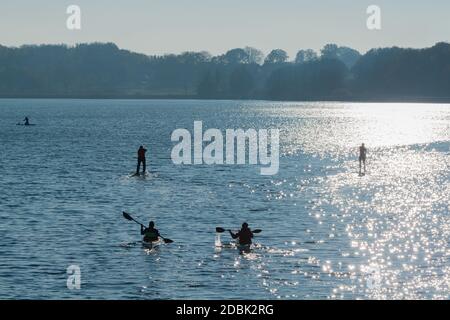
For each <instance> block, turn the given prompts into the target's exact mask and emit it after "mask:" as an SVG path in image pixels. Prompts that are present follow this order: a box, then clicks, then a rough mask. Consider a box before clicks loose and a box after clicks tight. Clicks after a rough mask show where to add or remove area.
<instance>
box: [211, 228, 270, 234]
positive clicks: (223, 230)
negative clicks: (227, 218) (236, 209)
mask: <svg viewBox="0 0 450 320" xmlns="http://www.w3.org/2000/svg"><path fill="white" fill-rule="evenodd" d="M225 231H227V230H225V229H224V228H221V227H217V228H216V232H217V233H223V232H225ZM228 231H229V230H228ZM251 231H252V233H261V232H262V230H261V229H256V230H251Z"/></svg>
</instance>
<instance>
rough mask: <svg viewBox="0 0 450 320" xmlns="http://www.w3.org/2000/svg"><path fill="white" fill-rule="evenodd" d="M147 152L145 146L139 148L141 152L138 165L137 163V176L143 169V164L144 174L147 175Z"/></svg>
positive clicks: (139, 152)
mask: <svg viewBox="0 0 450 320" xmlns="http://www.w3.org/2000/svg"><path fill="white" fill-rule="evenodd" d="M146 152H147V149H145V148H144V147H143V146H140V147H139V150H138V152H137V154H138V163H137V168H136V175H139V170H140V169H141V163H142V173H143V174H144V175H145V170H146V160H145V153H146Z"/></svg>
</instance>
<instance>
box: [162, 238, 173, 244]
mask: <svg viewBox="0 0 450 320" xmlns="http://www.w3.org/2000/svg"><path fill="white" fill-rule="evenodd" d="M164 243H173V240H171V239H166V238H164Z"/></svg>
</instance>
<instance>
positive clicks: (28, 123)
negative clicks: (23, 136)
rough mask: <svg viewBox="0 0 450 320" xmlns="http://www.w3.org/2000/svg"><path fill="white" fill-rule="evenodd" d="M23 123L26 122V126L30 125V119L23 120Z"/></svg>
mask: <svg viewBox="0 0 450 320" xmlns="http://www.w3.org/2000/svg"><path fill="white" fill-rule="evenodd" d="M23 121H25V123H24V125H25V126H29V125H30V121H29V119H28V117H25V119H23Z"/></svg>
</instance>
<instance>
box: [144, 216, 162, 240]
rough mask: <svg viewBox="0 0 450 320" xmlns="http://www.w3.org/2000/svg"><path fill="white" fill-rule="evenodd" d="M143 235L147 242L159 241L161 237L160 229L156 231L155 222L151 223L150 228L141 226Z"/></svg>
mask: <svg viewBox="0 0 450 320" xmlns="http://www.w3.org/2000/svg"><path fill="white" fill-rule="evenodd" d="M141 235H143V236H144V241H145V242H154V241H158V239H159V237H160V235H159V231H158V229H155V223H154V222H153V221H150V223H149V224H148V228H144V226H142V225H141Z"/></svg>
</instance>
